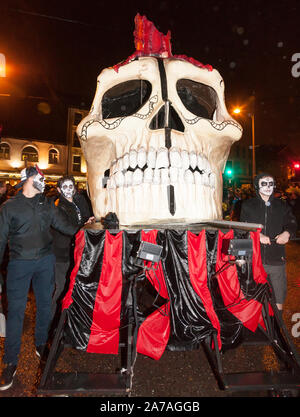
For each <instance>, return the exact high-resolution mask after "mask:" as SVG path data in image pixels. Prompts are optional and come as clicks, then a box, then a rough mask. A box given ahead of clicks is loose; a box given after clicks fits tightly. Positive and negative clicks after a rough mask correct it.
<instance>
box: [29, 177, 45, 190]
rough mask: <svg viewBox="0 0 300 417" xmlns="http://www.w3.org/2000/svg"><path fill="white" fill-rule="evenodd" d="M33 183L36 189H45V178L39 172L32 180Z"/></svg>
mask: <svg viewBox="0 0 300 417" xmlns="http://www.w3.org/2000/svg"><path fill="white" fill-rule="evenodd" d="M32 185H33V186H34V188H35V189H36V190H38V191H39V192H40V193H43V192H44V190H45V178H44V177H43V175H41V174H37V175H36V176H35V177H34V180H33V182H32Z"/></svg>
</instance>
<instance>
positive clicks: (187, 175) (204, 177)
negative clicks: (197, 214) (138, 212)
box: [107, 167, 216, 188]
mask: <svg viewBox="0 0 300 417" xmlns="http://www.w3.org/2000/svg"><path fill="white" fill-rule="evenodd" d="M142 183H150V184H157V185H158V184H176V183H186V184H199V185H206V186H208V187H212V188H215V187H216V175H215V173H214V172H211V173H209V174H207V173H206V172H203V173H202V174H201V173H200V172H199V171H195V172H192V171H191V170H190V169H186V170H184V169H182V168H176V167H170V168H160V169H156V168H154V169H153V168H146V169H145V171H143V170H141V169H140V168H136V169H135V170H134V171H126V172H125V173H123V172H122V171H118V172H116V173H115V174H113V175H111V176H110V177H109V178H108V180H107V188H118V187H123V186H131V185H139V184H142Z"/></svg>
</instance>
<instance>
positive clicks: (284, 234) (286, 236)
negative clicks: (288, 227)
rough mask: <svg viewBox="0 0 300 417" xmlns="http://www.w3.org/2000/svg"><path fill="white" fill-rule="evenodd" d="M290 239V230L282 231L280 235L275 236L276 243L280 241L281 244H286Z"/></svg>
mask: <svg viewBox="0 0 300 417" xmlns="http://www.w3.org/2000/svg"><path fill="white" fill-rule="evenodd" d="M289 239H290V234H289V232H287V231H285V232H282V233H280V235H277V236H276V237H275V240H276V243H278V244H279V245H285V244H286V243H288V241H289Z"/></svg>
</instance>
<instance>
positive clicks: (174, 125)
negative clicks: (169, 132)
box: [149, 101, 184, 132]
mask: <svg viewBox="0 0 300 417" xmlns="http://www.w3.org/2000/svg"><path fill="white" fill-rule="evenodd" d="M149 128H150V129H151V130H158V129H164V128H169V129H173V130H177V131H179V132H184V124H183V123H182V120H181V118H180V116H179V115H178V113H177V112H176V110H175V109H174V107H173V106H172V105H171V104H170V102H169V101H166V102H165V104H164V105H163V106H162V107H161V108H160V109H159V111H158V112H157V113H156V114H155V116H154V117H153V119H152V120H151V122H150V125H149Z"/></svg>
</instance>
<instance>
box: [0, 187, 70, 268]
mask: <svg viewBox="0 0 300 417" xmlns="http://www.w3.org/2000/svg"><path fill="white" fill-rule="evenodd" d="M51 226H52V227H54V228H56V229H58V230H60V231H61V232H63V233H67V234H70V235H73V234H74V233H76V231H77V229H78V227H77V225H76V224H74V223H72V222H71V221H70V220H69V219H68V218H67V216H66V215H65V214H64V213H61V212H59V210H58V208H57V207H55V205H54V203H53V201H51V200H50V199H49V198H47V197H45V195H44V194H37V195H36V196H35V197H33V198H26V197H25V196H24V195H23V193H22V192H19V193H18V194H17V195H16V196H14V197H12V198H10V199H9V200H7V201H6V202H5V203H4V204H3V205H2V206H1V209H0V262H1V261H2V258H3V254H4V251H5V247H6V244H7V242H8V246H9V256H10V259H39V258H41V257H43V256H45V255H48V254H51V253H53V251H52V234H51Z"/></svg>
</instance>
